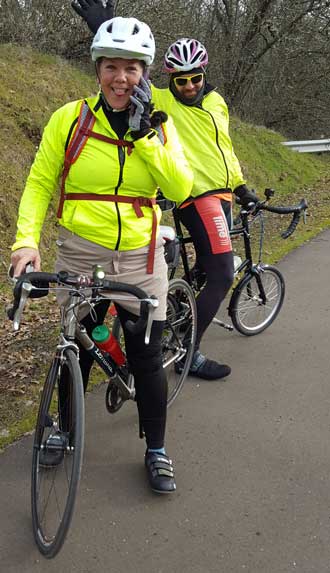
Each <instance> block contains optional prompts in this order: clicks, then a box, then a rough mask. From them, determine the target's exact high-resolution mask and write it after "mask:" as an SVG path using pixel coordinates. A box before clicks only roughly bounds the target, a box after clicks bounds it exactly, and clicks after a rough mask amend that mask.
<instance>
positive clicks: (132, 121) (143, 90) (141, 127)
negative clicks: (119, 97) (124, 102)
mask: <svg viewBox="0 0 330 573" xmlns="http://www.w3.org/2000/svg"><path fill="white" fill-rule="evenodd" d="M130 99H131V102H132V103H131V110H130V116H129V121H128V124H129V127H130V128H131V131H132V136H133V137H134V139H139V138H140V137H143V136H144V135H146V134H147V133H148V132H149V130H150V111H151V90H150V82H149V81H147V80H145V79H144V78H143V77H142V78H141V80H140V83H139V85H138V86H135V87H134V91H133V95H131V96H130Z"/></svg>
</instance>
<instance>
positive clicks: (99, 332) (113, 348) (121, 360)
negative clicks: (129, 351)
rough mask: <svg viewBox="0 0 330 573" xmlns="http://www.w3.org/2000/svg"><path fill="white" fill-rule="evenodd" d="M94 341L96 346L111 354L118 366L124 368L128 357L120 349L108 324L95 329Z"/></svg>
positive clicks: (93, 333)
mask: <svg viewBox="0 0 330 573" xmlns="http://www.w3.org/2000/svg"><path fill="white" fill-rule="evenodd" d="M92 339H93V340H94V342H95V344H96V346H98V347H99V348H100V349H101V350H104V351H105V352H108V353H109V354H110V356H111V357H112V358H113V359H114V361H115V362H116V364H118V366H124V364H125V363H126V356H125V354H124V353H123V351H122V349H121V348H120V345H119V342H118V340H117V339H116V338H115V336H113V334H112V333H111V332H110V330H109V329H108V327H107V325H106V324H101V325H100V326H96V327H95V328H94V329H93V332H92Z"/></svg>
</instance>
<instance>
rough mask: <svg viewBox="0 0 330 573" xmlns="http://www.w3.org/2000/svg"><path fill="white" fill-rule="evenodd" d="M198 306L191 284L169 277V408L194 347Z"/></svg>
mask: <svg viewBox="0 0 330 573" xmlns="http://www.w3.org/2000/svg"><path fill="white" fill-rule="evenodd" d="M196 328H197V309H196V301H195V296H194V292H193V290H192V288H191V286H190V285H189V284H188V283H187V282H186V281H185V280H184V279H180V278H177V279H176V278H174V279H172V280H170V281H169V287H168V295H167V316H166V321H165V326H164V330H163V334H162V357H163V367H164V368H165V371H166V377H167V384H168V395H167V407H168V408H169V407H170V406H171V405H172V404H173V402H174V400H175V399H176V398H177V396H178V395H179V393H180V392H181V390H182V387H183V384H184V381H185V379H186V378H187V376H188V374H189V369H190V365H191V361H192V358H193V355H194V350H195V340H196Z"/></svg>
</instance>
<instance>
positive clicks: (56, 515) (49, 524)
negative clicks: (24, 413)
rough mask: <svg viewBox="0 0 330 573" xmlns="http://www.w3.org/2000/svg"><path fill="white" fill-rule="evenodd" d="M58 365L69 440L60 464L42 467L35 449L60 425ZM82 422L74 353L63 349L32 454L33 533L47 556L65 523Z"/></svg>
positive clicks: (78, 466) (43, 405) (61, 536)
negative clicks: (65, 388)
mask: <svg viewBox="0 0 330 573" xmlns="http://www.w3.org/2000/svg"><path fill="white" fill-rule="evenodd" d="M63 368H67V370H68V382H67V384H68V387H69V392H68V395H70V404H69V405H68V403H65V407H68V408H70V421H69V424H68V426H67V428H66V432H65V435H67V436H71V439H70V442H68V445H67V447H66V448H62V451H63V460H62V461H61V463H60V464H59V465H57V466H56V467H48V468H45V467H44V466H42V465H41V464H40V452H42V451H43V450H45V448H46V445H45V444H46V440H47V438H48V437H49V436H50V435H54V432H56V431H57V432H58V431H59V428H60V424H61V415H60V414H59V409H58V393H59V388H58V383H59V378H60V374H61V371H62V369H63ZM63 404H64V403H63V402H62V405H63ZM84 426H85V411H84V390H83V382H82V377H81V371H80V366H79V362H78V358H77V356H76V354H75V353H74V352H73V350H71V349H64V351H63V354H62V356H56V357H55V358H54V360H53V362H52V364H51V367H50V369H49V372H48V374H47V377H46V381H45V385H44V388H43V391H42V396H41V400H40V406H39V412H38V418H37V423H36V430H35V437H34V444H33V454H32V479H31V507H32V526H33V534H34V538H35V541H36V544H37V547H38V549H39V551H40V552H41V553H42V554H43V555H44V556H45V557H47V558H52V557H55V555H56V554H57V553H58V552H59V550H60V549H61V547H62V545H63V543H64V541H65V538H66V535H67V532H68V529H69V527H70V523H71V519H72V516H73V511H74V505H75V501H76V496H77V491H78V486H79V481H80V474H81V467H82V458H83V449H84ZM62 434H64V432H62ZM68 439H69V438H68ZM71 440H73V442H72V441H71Z"/></svg>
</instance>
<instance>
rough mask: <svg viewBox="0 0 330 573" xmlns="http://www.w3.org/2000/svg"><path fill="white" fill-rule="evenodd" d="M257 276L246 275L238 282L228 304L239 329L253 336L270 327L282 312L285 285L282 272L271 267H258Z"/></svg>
mask: <svg viewBox="0 0 330 573" xmlns="http://www.w3.org/2000/svg"><path fill="white" fill-rule="evenodd" d="M256 270H257V273H253V274H252V273H251V272H249V273H247V274H246V275H245V276H244V277H243V278H242V279H241V281H240V282H239V283H238V285H237V286H236V288H235V289H234V292H233V294H232V297H231V300H230V304H229V309H228V310H229V314H230V316H231V319H232V322H233V325H234V327H235V328H236V330H238V332H240V333H241V334H244V335H245V336H254V335H255V334H259V333H260V332H263V331H264V330H265V329H266V328H268V327H269V326H270V325H271V324H272V323H273V322H274V320H275V318H276V317H277V315H278V313H279V312H280V310H281V308H282V304H283V300H284V294H285V283H284V278H283V276H282V274H281V273H280V271H279V270H278V269H277V268H276V267H273V266H271V265H263V264H262V265H259V266H258V267H257V269H256Z"/></svg>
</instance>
